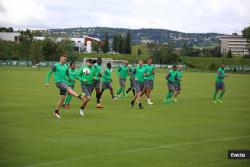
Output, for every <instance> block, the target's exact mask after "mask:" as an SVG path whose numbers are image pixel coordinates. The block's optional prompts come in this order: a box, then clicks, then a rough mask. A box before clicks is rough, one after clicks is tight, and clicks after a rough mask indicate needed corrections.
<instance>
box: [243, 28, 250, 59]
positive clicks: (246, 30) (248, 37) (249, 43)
mask: <svg viewBox="0 0 250 167" xmlns="http://www.w3.org/2000/svg"><path fill="white" fill-rule="evenodd" d="M242 34H243V37H244V38H246V40H247V48H248V55H246V56H245V57H247V58H248V57H250V26H248V27H246V28H244V30H242Z"/></svg>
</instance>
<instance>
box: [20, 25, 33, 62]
mask: <svg viewBox="0 0 250 167" xmlns="http://www.w3.org/2000/svg"><path fill="white" fill-rule="evenodd" d="M19 38H20V45H19V55H20V58H21V59H27V57H28V55H29V51H30V47H31V44H32V41H33V35H32V33H31V31H30V30H29V29H27V30H26V31H21V32H20V37H19Z"/></svg>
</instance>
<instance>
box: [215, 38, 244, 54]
mask: <svg viewBox="0 0 250 167" xmlns="http://www.w3.org/2000/svg"><path fill="white" fill-rule="evenodd" d="M219 39H220V41H221V52H222V53H227V52H228V51H229V50H231V52H232V54H233V55H234V56H244V55H248V54H249V52H248V48H247V41H246V39H245V38H243V37H242V35H237V34H236V33H234V34H233V35H223V36H221V37H220V38H219Z"/></svg>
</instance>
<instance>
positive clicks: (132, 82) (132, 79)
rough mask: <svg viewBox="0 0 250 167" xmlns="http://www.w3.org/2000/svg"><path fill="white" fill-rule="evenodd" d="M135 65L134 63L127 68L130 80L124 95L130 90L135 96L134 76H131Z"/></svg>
mask: <svg viewBox="0 0 250 167" xmlns="http://www.w3.org/2000/svg"><path fill="white" fill-rule="evenodd" d="M136 66H137V64H136V63H134V64H133V65H131V66H130V67H129V80H130V87H129V88H128V89H127V90H126V94H128V93H129V92H130V91H131V90H132V92H133V95H134V96H135V84H134V83H135V76H134V74H133V71H134V70H135V68H136Z"/></svg>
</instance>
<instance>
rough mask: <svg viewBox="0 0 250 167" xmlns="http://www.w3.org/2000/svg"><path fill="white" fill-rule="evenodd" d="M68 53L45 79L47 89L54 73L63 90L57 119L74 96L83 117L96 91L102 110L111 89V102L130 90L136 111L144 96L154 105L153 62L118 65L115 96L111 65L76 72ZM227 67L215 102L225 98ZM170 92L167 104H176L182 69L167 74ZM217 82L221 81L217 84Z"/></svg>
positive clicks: (89, 64)
mask: <svg viewBox="0 0 250 167" xmlns="http://www.w3.org/2000/svg"><path fill="white" fill-rule="evenodd" d="M66 61H67V54H62V55H61V56H60V61H59V62H58V63H56V64H54V65H52V66H51V69H50V70H49V72H48V74H47V76H46V81H45V82H46V86H49V79H50V76H51V74H52V73H54V80H55V84H56V87H57V88H58V89H59V90H60V98H59V100H58V102H57V105H56V108H55V111H54V116H55V117H56V118H60V117H61V116H60V112H59V110H60V109H61V107H64V108H65V109H69V108H70V101H71V98H72V96H74V97H76V98H78V99H79V100H81V101H82V105H81V107H80V109H79V114H80V115H81V116H84V115H85V113H84V109H85V107H86V106H87V104H88V103H89V101H90V98H91V94H92V92H93V91H94V90H95V92H96V102H97V104H96V108H103V105H102V104H101V97H102V94H103V92H104V91H105V90H106V89H109V91H110V95H111V97H112V99H113V100H114V101H115V100H117V99H118V98H119V97H121V96H122V97H126V96H127V93H128V92H129V91H132V92H133V95H134V96H133V98H132V100H131V103H130V104H131V107H132V108H133V107H134V105H135V102H137V103H138V107H139V109H143V106H142V103H141V97H142V96H143V95H144V94H145V95H146V98H147V104H149V105H152V104H153V103H152V102H151V100H150V94H151V91H152V90H153V88H154V78H155V67H154V65H152V59H151V58H148V59H147V62H146V64H143V61H141V60H140V61H138V63H134V64H132V65H130V66H129V64H128V61H124V64H123V65H121V66H119V67H118V69H117V70H116V74H117V75H118V78H119V84H120V87H119V89H118V90H117V92H116V95H115V94H114V91H113V87H112V65H111V63H107V65H106V67H105V70H104V71H103V70H102V59H97V60H93V59H88V60H87V61H86V64H85V65H83V66H81V67H80V68H79V69H76V65H75V64H74V63H70V65H69V66H68V65H67V64H66ZM128 76H129V78H130V87H129V88H128V89H127V90H126V91H125V83H126V80H127V77H128ZM223 79H224V65H223V67H221V68H219V70H218V73H217V79H216V92H215V95H214V103H217V102H220V103H222V101H221V100H220V99H221V97H222V96H223V94H224V92H225V90H224V82H223ZM76 80H79V81H80V84H81V89H82V92H83V93H82V94H78V93H76V92H75V91H74V90H73V89H74V85H75V81H76ZM166 80H167V85H168V92H167V95H166V97H165V98H164V102H165V103H168V104H169V103H172V102H177V101H178V100H177V98H176V97H177V96H178V95H179V94H180V91H181V84H180V83H181V80H182V66H178V67H177V66H175V65H173V66H172V68H171V70H170V71H169V72H168V73H167V75H166ZM217 80H218V81H222V82H220V83H217ZM219 90H222V93H221V94H220V96H219V99H216V98H217V93H218V91H219Z"/></svg>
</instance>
